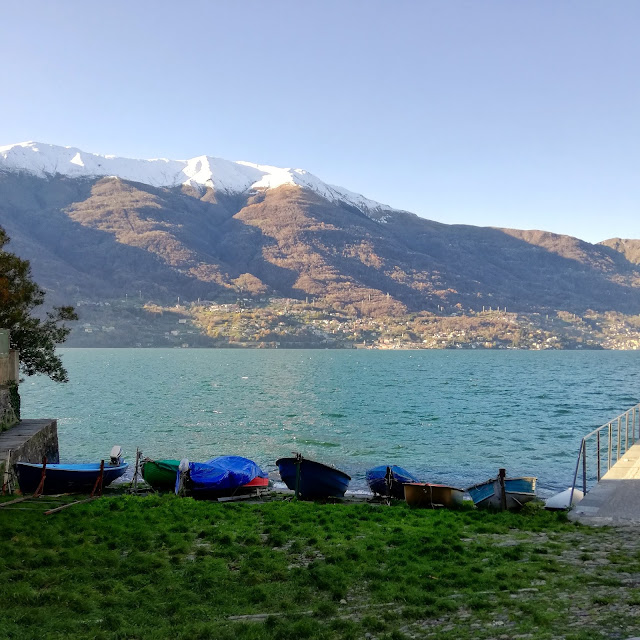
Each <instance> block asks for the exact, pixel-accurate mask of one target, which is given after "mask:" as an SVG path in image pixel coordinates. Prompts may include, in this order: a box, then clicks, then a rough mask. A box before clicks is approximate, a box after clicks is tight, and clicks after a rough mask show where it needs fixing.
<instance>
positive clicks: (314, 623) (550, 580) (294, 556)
mask: <svg viewBox="0 0 640 640" xmlns="http://www.w3.org/2000/svg"><path fill="white" fill-rule="evenodd" d="M621 538H622V536H619V535H618V534H616V533H615V532H612V531H611V530H602V529H600V530H593V529H586V528H582V527H577V526H576V525H573V524H570V523H568V522H567V521H566V518H565V517H564V515H562V514H553V513H549V512H545V511H542V510H539V509H536V508H531V509H527V510H525V511H524V512H522V513H520V514H512V513H502V514H493V513H486V512H479V511H476V510H473V509H470V508H467V509H463V510H461V511H456V512H451V511H444V510H437V511H433V510H411V509H409V508H407V507H406V506H405V505H404V504H396V505H393V506H391V507H384V506H373V505H368V504H335V505H331V504H327V505H323V504H314V503H304V502H293V501H284V500H279V501H270V502H265V503H263V504H218V503H208V502H196V501H193V500H191V499H179V498H176V497H174V496H157V495H155V496H147V497H134V496H125V495H120V496H115V497H104V498H102V499H100V500H97V501H95V502H92V503H88V504H84V505H77V506H74V507H72V508H70V509H67V510H65V511H63V512H60V513H58V514H55V515H52V516H44V515H43V514H42V512H41V511H8V510H0V603H1V606H0V637H2V638H8V639H9V638H11V639H13V638H15V639H22V638H34V639H35V638H38V639H43V638H51V639H55V638H104V639H105V640H106V639H113V640H116V639H125V638H126V639H127V640H129V639H140V640H142V639H145V640H146V639H156V638H157V639H164V638H185V639H187V638H189V639H198V638H212V639H213V638H214V639H223V640H224V639H225V638H239V639H256V640H257V639H269V638H273V639H276V638H277V639H279V640H285V639H286V638H292V639H293V638H296V639H298V638H314V639H315V638H319V639H323V638H327V639H329V638H363V637H364V636H365V634H366V633H368V634H370V637H374V638H378V639H382V638H387V639H391V638H394V639H400V638H422V637H424V638H427V637H433V638H439V639H444V640H446V639H447V638H451V639H454V638H455V640H464V639H466V638H468V639H471V638H474V639H475V638H497V637H500V636H503V637H508V638H511V637H514V636H517V635H519V634H520V635H524V636H525V637H527V638H540V639H542V638H555V637H567V638H569V637H574V638H576V639H578V638H581V637H589V638H599V637H607V638H609V637H612V638H613V637H621V638H622V637H625V636H624V635H615V634H614V635H611V631H612V629H610V628H605V627H604V626H603V625H604V624H605V621H607V620H609V617H610V616H611V615H612V611H613V609H615V616H614V619H615V629H616V630H617V631H616V633H620V634H623V633H624V632H625V630H627V628H628V629H629V630H632V629H633V628H634V624H635V625H636V627H635V628H637V621H638V619H639V618H638V616H640V596H639V595H638V594H639V593H640V592H639V591H638V590H637V589H635V590H633V589H629V588H627V587H626V586H625V584H626V583H625V580H624V579H622V578H621V576H622V575H624V576H628V575H631V576H636V578H638V580H637V581H636V582H635V584H640V553H639V552H638V550H639V549H640V543H637V544H636V546H635V547H634V546H633V540H635V538H638V536H637V535H634V536H631V535H630V536H627V538H626V540H621V543H620V544H616V540H619V539H621ZM622 542H624V544H622ZM621 566H623V567H624V570H625V573H624V574H621V573H620V570H621ZM234 616H259V617H255V618H245V619H243V620H234V619H231V618H232V617H234ZM607 624H609V622H607ZM625 625H626V626H625ZM527 634H528V635H527ZM581 634H583V635H581ZM584 634H587V635H584ZM602 634H605V635H602ZM606 634H609V635H606ZM628 635H633V634H632V633H629V634H628Z"/></svg>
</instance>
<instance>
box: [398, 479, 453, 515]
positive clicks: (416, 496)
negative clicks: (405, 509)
mask: <svg viewBox="0 0 640 640" xmlns="http://www.w3.org/2000/svg"><path fill="white" fill-rule="evenodd" d="M403 489H404V499H405V500H406V502H407V504H408V505H409V506H410V507H437V506H443V507H447V508H448V509H455V508H457V507H460V506H462V498H463V496H464V489H458V488H457V487H450V486H449V485H446V484H432V483H430V482H407V483H405V485H404V487H403Z"/></svg>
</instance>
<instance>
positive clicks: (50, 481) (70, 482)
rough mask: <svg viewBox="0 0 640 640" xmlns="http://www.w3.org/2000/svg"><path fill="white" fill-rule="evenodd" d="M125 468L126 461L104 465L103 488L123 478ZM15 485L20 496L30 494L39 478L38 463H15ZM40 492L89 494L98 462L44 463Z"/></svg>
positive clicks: (96, 473) (96, 475) (95, 476)
mask: <svg viewBox="0 0 640 640" xmlns="http://www.w3.org/2000/svg"><path fill="white" fill-rule="evenodd" d="M128 468H129V465H128V464H127V463H126V462H119V464H116V465H111V464H107V463H105V465H104V471H103V475H102V486H103V487H106V486H107V485H109V484H111V483H112V482H113V481H114V480H115V479H116V478H119V477H120V476H122V475H124V473H125V472H126V471H127V469H128ZM16 471H17V473H18V483H19V484H20V490H21V491H22V493H33V492H34V491H35V490H36V489H37V488H38V485H39V484H40V479H41V478H42V464H41V463H33V462H16ZM45 474H46V478H45V481H44V488H43V493H46V494H49V495H50V494H54V493H76V492H79V493H82V492H89V491H91V490H92V489H93V487H94V486H95V484H96V480H97V479H98V476H99V475H100V463H99V462H97V463H89V464H47V465H46V469H45Z"/></svg>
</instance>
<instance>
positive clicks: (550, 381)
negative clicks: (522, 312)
mask: <svg viewBox="0 0 640 640" xmlns="http://www.w3.org/2000/svg"><path fill="white" fill-rule="evenodd" d="M61 353H62V357H63V361H64V364H65V366H66V367H67V369H68V371H69V376H70V378H71V381H70V382H69V383H68V384H66V385H60V384H54V383H52V382H50V381H49V380H48V379H46V378H42V377H37V378H29V379H27V380H26V381H25V382H24V383H23V384H22V385H21V388H20V390H21V396H22V403H23V417H27V418H36V417H54V418H57V419H58V433H59V439H60V453H61V459H62V460H64V461H70V462H71V461H93V460H99V459H100V458H104V457H105V456H107V455H108V453H109V451H110V449H111V446H112V445H113V444H120V445H121V446H122V447H123V449H124V451H125V453H126V455H127V457H128V458H129V460H132V459H133V458H134V456H135V450H136V447H139V448H140V449H141V450H142V452H143V453H144V454H145V455H147V456H149V457H154V458H162V457H171V458H183V457H187V458H189V459H190V460H205V459H208V458H210V457H213V456H216V455H225V454H237V455H242V456H246V457H249V458H252V459H254V460H255V461H256V462H258V463H259V464H260V465H261V466H263V468H265V469H266V470H268V471H269V472H270V473H271V474H274V477H275V475H277V474H276V467H275V460H276V459H277V458H278V457H279V456H282V455H288V454H289V453H290V452H291V451H299V452H301V453H303V455H306V456H308V457H310V458H313V459H316V460H319V461H322V462H325V463H329V464H334V465H336V466H337V467H339V468H341V469H343V470H344V471H346V472H347V473H349V474H350V475H351V476H352V477H353V481H352V488H355V489H364V488H365V482H364V472H365V470H366V469H367V468H369V467H371V466H375V465H379V464H399V465H401V466H403V467H405V468H407V469H409V470H410V471H413V472H415V473H416V474H417V475H418V476H419V477H421V478H423V479H424V480H426V481H432V482H447V483H452V484H455V485H459V486H463V487H464V486H468V485H470V484H473V483H475V482H479V481H482V480H485V479H486V478H488V477H489V476H492V475H495V474H496V472H497V470H498V468H500V467H505V468H506V469H507V472H508V474H509V475H535V476H538V478H539V483H540V489H541V491H542V493H545V492H547V493H548V492H551V491H553V490H556V489H564V488H566V487H567V486H568V485H570V484H571V480H572V478H573V471H574V467H575V461H576V456H577V452H578V446H579V444H580V438H581V437H582V436H583V435H585V434H586V433H587V432H588V431H591V430H592V429H593V428H595V427H597V426H600V425H601V424H603V423H605V422H607V421H608V420H610V419H612V418H613V417H614V416H616V415H618V414H619V413H621V412H622V411H624V410H626V409H627V408H629V407H630V406H632V405H633V404H635V403H636V402H638V400H639V397H640V390H639V389H638V381H639V380H640V375H639V374H640V354H638V353H635V352H612V351H585V352H580V351H563V352H560V351H543V352H530V351H355V350H354V351H321V350H313V351H306V350H305V351H296V350H290V351H287V350H268V351H262V350H260V351H238V350H228V349H227V350H222V349H220V350H205V349H199V350H196V349H64V350H62V351H61Z"/></svg>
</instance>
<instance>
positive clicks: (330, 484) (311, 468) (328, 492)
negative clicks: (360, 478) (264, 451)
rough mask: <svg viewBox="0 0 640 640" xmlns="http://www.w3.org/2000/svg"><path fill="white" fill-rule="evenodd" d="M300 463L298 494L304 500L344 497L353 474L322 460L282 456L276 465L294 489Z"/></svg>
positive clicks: (285, 481) (289, 486)
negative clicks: (323, 462) (328, 464)
mask: <svg viewBox="0 0 640 640" xmlns="http://www.w3.org/2000/svg"><path fill="white" fill-rule="evenodd" d="M298 463H299V464H300V484H299V487H298V495H299V497H300V498H302V499H303V500H322V499H323V498H342V497H343V496H344V494H345V491H346V490H347V488H348V487H349V482H350V481H351V476H348V475H347V474H346V473H345V472H344V471H340V470H339V469H334V468H333V467H329V466H327V465H326V464H322V463H321V462H315V461H314V460H307V459H306V458H302V459H301V460H298V459H297V458H280V459H279V460H276V465H277V466H278V469H279V471H280V477H281V478H282V481H283V482H284V483H285V484H286V485H287V487H288V488H289V489H291V490H292V491H295V490H296V473H297V466H298Z"/></svg>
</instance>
